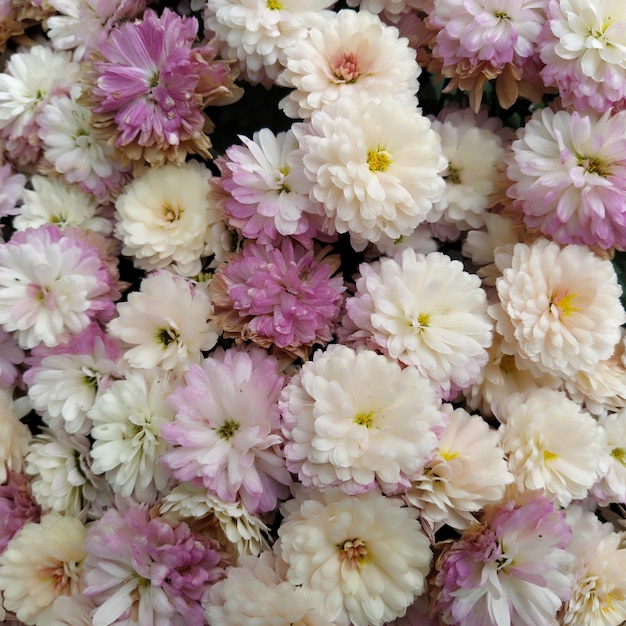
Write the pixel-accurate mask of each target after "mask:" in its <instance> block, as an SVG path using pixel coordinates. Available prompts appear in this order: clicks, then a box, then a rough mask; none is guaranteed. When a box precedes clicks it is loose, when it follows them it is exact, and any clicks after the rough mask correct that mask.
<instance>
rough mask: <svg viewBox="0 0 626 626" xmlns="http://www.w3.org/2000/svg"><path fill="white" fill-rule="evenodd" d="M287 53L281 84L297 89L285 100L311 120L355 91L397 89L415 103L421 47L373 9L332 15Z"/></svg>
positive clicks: (292, 112) (293, 113)
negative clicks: (416, 48) (417, 58)
mask: <svg viewBox="0 0 626 626" xmlns="http://www.w3.org/2000/svg"><path fill="white" fill-rule="evenodd" d="M285 56H286V61H285V70H284V71H283V72H282V73H281V74H280V76H279V77H278V80H277V83H278V84H279V85H283V86H285V87H293V88H294V91H292V92H291V93H290V94H289V95H288V96H286V97H285V98H284V99H283V100H282V101H281V102H280V105H279V106H280V108H281V109H283V111H284V112H285V113H286V114H287V115H288V116H289V117H292V118H302V119H308V118H310V117H311V114H312V113H313V112H314V111H317V110H318V109H320V108H321V107H323V106H324V105H326V104H328V103H330V102H335V101H337V100H338V99H340V98H343V97H345V96H346V94H347V93H350V92H354V91H366V92H369V93H370V94H372V95H374V96H376V95H379V94H393V96H394V97H397V98H404V99H406V100H407V101H408V102H411V101H412V102H413V105H415V94H416V93H417V90H418V87H419V85H418V82H417V78H418V76H419V75H420V73H421V69H420V67H419V66H418V65H417V62H416V61H415V51H414V50H413V49H412V48H410V47H409V46H408V41H407V40H406V39H401V38H400V37H399V36H398V31H397V29H396V28H394V27H392V26H387V25H385V24H383V23H382V22H381V20H380V18H378V17H377V16H376V15H373V14H372V13H368V12H367V11H361V12H358V13H357V12H355V11H350V10H348V9H344V10H342V11H339V13H333V14H331V15H330V16H328V18H327V19H325V20H324V22H323V24H320V25H319V26H317V27H315V26H314V27H312V28H310V29H309V30H308V31H307V36H306V39H303V40H302V41H298V42H296V43H295V44H294V45H292V46H291V47H289V48H287V49H286V50H285Z"/></svg>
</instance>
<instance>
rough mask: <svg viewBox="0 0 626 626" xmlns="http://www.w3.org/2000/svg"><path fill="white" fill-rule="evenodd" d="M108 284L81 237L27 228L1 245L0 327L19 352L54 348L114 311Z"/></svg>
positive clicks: (99, 261) (107, 276)
mask: <svg viewBox="0 0 626 626" xmlns="http://www.w3.org/2000/svg"><path fill="white" fill-rule="evenodd" d="M111 297H112V280H111V275H110V273H109V268H108V267H107V266H106V264H105V261H104V259H103V258H102V256H101V253H100V251H99V250H97V249H96V248H94V247H92V246H91V245H89V243H88V242H87V240H86V238H81V237H79V236H76V233H74V232H70V231H69V229H66V230H65V231H62V230H61V229H60V228H58V227H56V226H52V225H49V226H43V227H41V228H29V229H27V230H25V231H22V232H17V233H15V234H14V235H13V237H12V239H11V241H9V242H8V243H7V244H6V245H4V246H1V247H0V324H1V325H2V327H3V328H4V329H5V330H7V331H15V334H16V337H17V339H18V341H19V344H20V346H21V347H23V348H33V347H34V346H36V345H38V344H40V343H44V344H45V345H47V346H55V345H58V344H59V343H61V342H62V341H63V340H64V339H66V338H68V336H69V334H71V333H79V332H80V331H82V330H84V329H85V328H86V327H87V326H88V325H89V323H90V322H91V321H92V320H94V319H99V320H107V319H109V318H110V317H111V316H112V313H113V311H114V310H115V308H114V305H113V302H112V300H111Z"/></svg>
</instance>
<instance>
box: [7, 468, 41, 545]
mask: <svg viewBox="0 0 626 626" xmlns="http://www.w3.org/2000/svg"><path fill="white" fill-rule="evenodd" d="M40 519H41V507H40V506H39V505H38V504H37V502H35V500H34V499H33V496H32V494H31V491H30V485H29V481H28V476H26V474H21V473H18V472H9V475H8V478H7V479H6V482H5V483H4V484H3V485H0V554H1V553H2V552H4V551H5V549H6V547H7V545H8V544H9V541H11V539H13V537H15V535H16V534H17V533H18V531H19V530H20V529H21V528H22V526H24V525H26V524H28V523H29V522H35V523H36V522H39V520H40Z"/></svg>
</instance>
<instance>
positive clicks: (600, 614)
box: [559, 506, 626, 626]
mask: <svg viewBox="0 0 626 626" xmlns="http://www.w3.org/2000/svg"><path fill="white" fill-rule="evenodd" d="M567 522H568V524H569V525H570V526H571V527H572V530H573V540H572V543H571V545H570V547H569V552H571V553H573V554H574V556H575V557H576V561H575V563H574V576H575V583H574V586H573V589H572V596H571V598H570V600H569V602H567V603H566V605H565V610H564V612H563V614H562V617H561V620H560V621H559V623H560V624H563V626H619V625H620V624H624V623H625V622H626V577H625V576H624V572H625V571H626V548H624V547H623V535H622V534H619V533H615V532H612V527H611V525H610V524H602V523H601V522H600V521H599V520H598V518H597V517H596V516H595V515H594V514H593V513H591V512H588V511H583V510H582V509H581V507H577V506H576V507H570V508H569V509H568V512H567Z"/></svg>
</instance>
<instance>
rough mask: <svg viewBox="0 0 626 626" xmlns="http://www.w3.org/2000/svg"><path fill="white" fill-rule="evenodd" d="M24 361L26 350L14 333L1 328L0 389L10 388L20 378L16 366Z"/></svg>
mask: <svg viewBox="0 0 626 626" xmlns="http://www.w3.org/2000/svg"><path fill="white" fill-rule="evenodd" d="M23 361H24V351H23V350H22V348H20V347H19V345H18V344H17V341H16V339H15V335H14V334H13V333H7V332H6V331H5V330H3V329H2V328H0V389H10V388H11V387H12V386H13V385H15V384H16V383H17V382H18V380H19V370H18V368H17V367H16V366H17V365H20V364H21V363H22V362H23Z"/></svg>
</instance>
